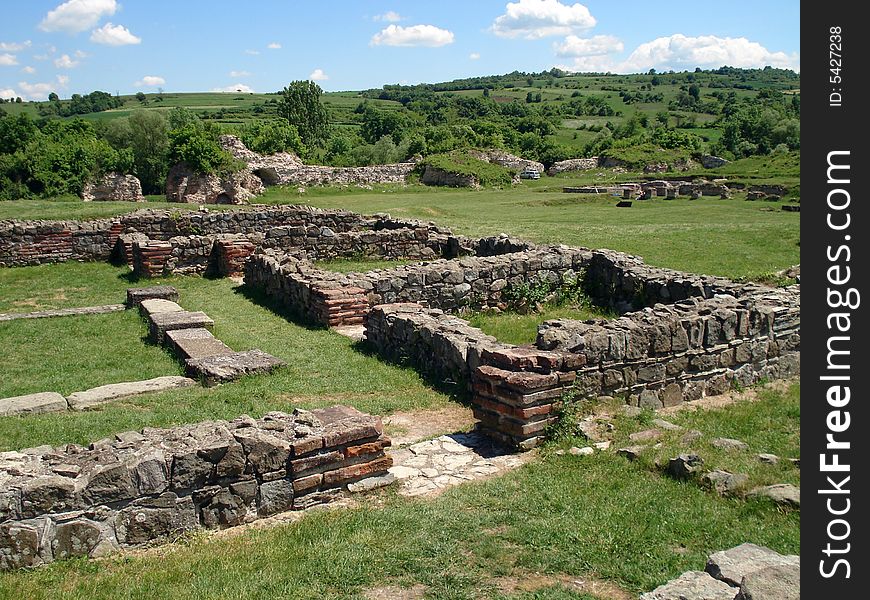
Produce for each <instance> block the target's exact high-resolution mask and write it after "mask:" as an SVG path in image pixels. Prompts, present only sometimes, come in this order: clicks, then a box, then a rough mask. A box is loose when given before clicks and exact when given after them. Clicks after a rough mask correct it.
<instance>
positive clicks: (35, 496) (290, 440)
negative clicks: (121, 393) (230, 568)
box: [0, 406, 392, 570]
mask: <svg viewBox="0 0 870 600" xmlns="http://www.w3.org/2000/svg"><path fill="white" fill-rule="evenodd" d="M389 445H390V441H389V439H387V438H386V437H384V435H383V428H382V425H381V422H380V419H379V418H377V417H372V416H369V415H366V414H363V413H361V412H359V411H357V410H355V409H353V408H348V407H341V406H337V407H332V408H325V409H318V410H313V411H311V412H306V411H296V412H295V413H293V414H285V413H268V414H267V415H265V416H264V417H262V418H261V419H256V420H255V419H252V418H250V417H247V416H242V417H239V418H237V419H234V420H232V421H207V422H204V423H198V424H195V425H184V426H180V427H175V428H172V429H154V428H145V429H143V430H142V431H140V432H135V431H128V432H125V433H120V434H118V435H116V436H114V437H113V438H107V439H103V440H100V441H97V442H94V443H93V444H91V445H90V446H89V447H87V448H85V447H82V446H77V445H75V444H68V445H66V446H63V447H59V448H51V449H46V448H45V447H39V448H31V449H26V450H21V451H19V452H3V453H0V570H5V569H11V568H18V567H30V566H36V565H40V564H44V563H49V562H52V561H53V560H57V559H61V558H70V557H77V556H103V555H106V554H108V553H111V552H113V551H115V550H117V549H119V548H130V547H136V546H140V545H143V544H147V543H149V542H151V541H153V540H156V539H165V538H171V537H173V536H176V535H178V534H179V533H182V532H185V531H191V530H195V529H199V528H207V529H223V528H226V527H231V526H234V525H240V524H242V523H248V522H251V521H254V520H256V519H259V518H262V517H266V516H268V515H272V514H275V513H278V512H284V511H288V510H298V509H303V508H307V507H310V506H312V505H315V504H320V503H324V502H329V501H331V500H334V499H336V498H338V497H340V496H341V495H343V494H344V493H345V492H347V491H353V490H354V489H356V487H355V486H356V484H357V483H358V482H360V481H365V482H367V483H366V484H364V485H362V486H357V487H365V488H371V487H376V486H377V485H383V484H386V483H388V482H389V477H387V476H386V474H387V469H388V468H389V467H390V466H391V465H392V459H391V458H390V457H389V456H387V455H385V453H384V449H385V448H386V447H388V446H389Z"/></svg>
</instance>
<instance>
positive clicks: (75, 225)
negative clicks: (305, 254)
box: [0, 206, 450, 267]
mask: <svg viewBox="0 0 870 600" xmlns="http://www.w3.org/2000/svg"><path fill="white" fill-rule="evenodd" d="M275 227H291V228H296V227H302V228H304V229H305V231H306V236H307V235H308V234H309V233H310V232H311V231H312V228H316V230H317V231H318V232H320V233H322V234H324V236H323V238H324V239H323V240H320V241H317V242H311V243H309V246H310V247H314V246H317V245H319V243H321V242H323V243H325V238H327V237H329V235H330V234H337V233H343V232H353V231H356V232H363V231H380V230H391V229H401V228H407V229H411V230H414V231H415V233H414V235H416V236H419V235H420V233H419V230H421V229H425V230H426V231H427V232H428V235H427V239H429V238H432V239H434V238H435V237H437V236H443V237H444V238H446V237H447V236H449V235H450V231H449V230H447V229H443V228H440V227H438V226H436V225H434V224H432V223H425V222H420V221H415V220H403V219H393V218H391V217H390V216H389V215H374V216H371V217H368V216H364V215H360V214H357V213H353V212H350V211H346V210H338V209H319V208H313V207H310V206H279V207H263V206H255V207H251V208H247V209H240V210H227V211H213V212H212V211H200V210H195V211H168V210H140V211H136V212H133V213H130V214H128V215H123V216H120V217H114V218H111V219H97V220H93V221H0V267H12V266H27V265H36V264H43V263H53V262H64V261H67V260H81V261H102V260H109V258H110V257H111V255H112V252H113V250H114V249H115V244H116V242H117V241H118V238H119V236H122V235H125V236H127V235H133V234H136V238H137V239H139V240H144V239H145V238H147V239H149V240H155V241H169V240H171V239H172V238H176V237H196V236H218V235H226V234H242V235H248V236H254V239H252V241H254V242H256V241H258V239H257V237H256V236H265V234H266V232H268V231H269V230H271V229H273V228H275ZM142 236H145V237H142ZM422 245H426V242H422ZM125 249H126V251H127V252H126V253H125V254H124V255H123V258H126V259H127V260H128V262H129V260H130V257H129V251H130V250H131V249H132V243H131V242H127V243H126V246H125ZM309 249H311V248H309ZM355 251H356V250H354V252H355ZM348 252H350V251H348ZM338 255H341V254H338ZM325 257H326V258H329V256H325ZM317 258H321V257H319V256H318V257H317Z"/></svg>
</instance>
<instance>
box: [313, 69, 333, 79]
mask: <svg viewBox="0 0 870 600" xmlns="http://www.w3.org/2000/svg"><path fill="white" fill-rule="evenodd" d="M308 79H310V80H311V81H326V80H327V79H329V75H327V74H326V73H324V72H323V69H314V70H313V71H311V74H310V75H309V76H308Z"/></svg>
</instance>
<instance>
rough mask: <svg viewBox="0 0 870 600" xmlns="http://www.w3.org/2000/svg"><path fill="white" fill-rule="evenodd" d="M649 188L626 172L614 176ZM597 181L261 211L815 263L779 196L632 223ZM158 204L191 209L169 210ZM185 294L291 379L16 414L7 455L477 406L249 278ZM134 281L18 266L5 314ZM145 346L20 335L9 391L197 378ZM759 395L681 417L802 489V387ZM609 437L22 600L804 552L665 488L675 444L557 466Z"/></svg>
mask: <svg viewBox="0 0 870 600" xmlns="http://www.w3.org/2000/svg"><path fill="white" fill-rule="evenodd" d="M727 168H728V167H726V169H727ZM730 168H731V171H732V172H733V175H732V176H734V177H742V178H746V179H752V178H758V180H764V179H765V178H769V179H771V180H774V181H780V182H782V181H785V182H791V181H794V180H796V172H795V171H794V170H793V169H792V164H791V163H790V162H788V161H781V162H769V163H768V164H766V165H764V164H761V162H760V161H759V162H758V163H745V164H737V165H734V166H732V167H730ZM631 177H632V175H631V174H624V175H618V176H616V175H613V174H607V175H606V178H607V179H608V180H615V179H616V178H620V179H621V180H626V179H631ZM597 180H599V178H598V177H597V175H596V174H595V173H590V174H586V175H583V176H563V177H558V178H543V179H542V180H540V181H536V182H523V184H521V185H519V186H517V187H514V188H511V189H505V190H481V191H468V190H444V189H432V188H426V187H423V186H408V187H398V186H383V187H377V188H376V189H374V190H360V189H355V188H353V189H335V188H309V190H308V191H307V192H306V193H305V194H298V193H297V192H296V190H295V188H284V189H280V188H272V189H270V190H269V191H268V192H267V193H266V195H265V196H263V197H262V199H261V201H263V202H265V203H267V204H281V203H307V204H311V205H314V206H320V207H341V208H346V209H350V210H355V211H359V212H364V213H372V212H389V213H391V214H393V215H394V216H397V217H413V218H422V219H433V220H435V221H436V222H437V223H439V224H442V225H447V226H450V227H451V228H453V229H454V231H456V232H457V233H462V234H465V235H473V236H479V235H492V234H498V233H502V232H505V233H509V234H512V235H518V236H520V237H526V238H529V239H532V240H534V241H538V242H546V243H568V244H573V245H583V246H589V247H609V248H614V249H617V250H623V251H627V252H632V253H636V254H639V255H641V256H643V257H644V258H645V260H647V262H649V263H651V264H655V265H661V266H667V267H672V268H678V269H684V270H688V271H692V272H706V273H712V274H719V275H727V276H731V277H755V276H759V275H763V274H767V273H770V272H771V271H775V270H778V269H782V268H785V267H787V266H789V265H791V264H795V263H797V262H799V232H800V222H799V214H797V213H786V212H783V211H781V210H779V205H778V204H777V203H767V202H746V201H744V200H743V197H742V195H740V194H737V195H736V196H735V197H734V198H732V199H729V200H719V199H712V198H704V199H700V200H696V201H689V200H674V201H667V200H659V199H654V200H650V201H646V202H636V203H635V205H634V206H633V207H632V208H631V209H629V210H624V209H617V208H615V207H614V203H615V202H614V199H611V198H602V197H590V196H580V195H574V194H564V193H562V192H561V187H562V186H563V185H573V184H575V183H589V182H592V181H597ZM147 206H148V207H162V208H171V209H173V210H177V209H178V208H179V206H178V205H169V204H166V203H163V202H149V203H148V205H147ZM136 208H139V206H133V205H130V204H121V203H82V202H72V201H16V202H7V203H0V219H2V218H37V217H41V218H62V217H63V218H74V217H79V218H96V217H100V216H109V215H115V214H122V213H126V212H129V211H131V210H135V209H136ZM215 209H216V210H223V209H224V208H223V207H220V208H218V207H216V208H215ZM395 264H396V263H394V262H384V261H329V262H326V263H321V266H324V267H325V268H329V269H331V270H336V271H343V272H346V271H351V270H354V271H355V270H366V269H371V268H384V267H389V266H394V265H395ZM162 282H163V281H161V283H162ZM165 283H168V284H171V285H174V286H176V287H177V288H178V289H179V291H180V303H181V305H182V306H183V307H184V308H186V309H188V310H202V311H205V312H206V313H207V314H209V315H210V316H211V317H212V318H213V319H214V320H215V330H214V333H215V335H216V336H217V337H218V338H220V339H221V340H223V341H224V342H225V343H227V344H228V345H229V346H230V347H232V348H233V349H236V350H242V349H248V348H253V347H257V348H260V349H262V350H264V351H266V352H269V353H271V354H273V355H275V356H278V357H280V358H283V359H284V360H286V361H287V362H288V366H286V367H284V368H282V369H280V370H278V371H277V372H275V373H273V374H271V375H262V376H252V377H247V378H244V379H242V380H240V381H238V382H236V383H231V384H226V385H223V386H219V387H216V388H209V389H206V388H201V387H195V388H189V389H184V390H175V391H171V392H165V393H162V394H150V395H145V396H140V397H137V398H133V399H129V400H124V401H117V402H114V403H110V404H107V405H105V406H104V407H103V408H101V409H100V410H95V411H89V412H83V413H70V414H65V413H62V414H49V415H37V416H30V417H4V418H0V451H3V450H12V449H19V448H22V447H28V446H35V445H40V444H52V445H60V444H63V443H68V442H75V443H80V444H87V443H89V442H91V441H94V440H97V439H99V438H101V437H104V436H107V435H111V434H113V433H117V432H120V431H125V430H131V429H139V428H141V427H144V426H170V425H174V424H181V423H189V422H196V421H202V420H206V419H217V418H233V417H236V416H238V415H240V414H243V413H246V414H249V415H252V416H259V415H262V414H264V413H266V412H268V411H270V410H285V411H289V410H292V409H293V408H294V407H317V406H327V405H332V404H337V403H342V404H349V405H352V406H355V407H357V408H359V409H360V410H363V411H367V412H370V413H373V414H378V415H388V414H390V413H392V412H395V411H416V410H422V409H437V408H442V407H447V406H449V405H450V404H451V403H453V402H456V401H462V400H463V394H462V393H461V391H460V390H457V389H456V387H455V386H449V385H437V384H438V382H432V381H427V380H425V379H423V378H422V377H420V376H419V375H418V374H417V373H416V372H415V371H413V370H411V369H409V368H405V367H401V366H397V365H395V364H389V363H386V362H383V361H381V360H379V359H378V358H377V357H376V356H374V355H372V354H370V353H369V352H368V351H367V350H366V349H365V348H364V347H361V346H360V345H358V344H355V343H354V342H352V341H350V340H349V339H347V338H345V337H342V336H340V335H337V334H336V333H334V332H330V331H326V330H323V329H320V328H313V327H310V326H307V325H305V324H304V323H302V322H300V321H299V320H298V319H297V318H296V317H295V316H293V315H290V314H287V313H286V312H284V311H282V310H280V309H277V308H275V307H274V305H272V304H271V303H270V302H269V301H268V300H267V299H265V298H263V297H261V296H259V295H257V294H254V293H251V292H248V291H247V290H245V289H244V287H240V286H238V285H237V284H235V283H233V282H232V281H231V280H228V279H219V280H212V279H205V278H201V277H171V278H167V279H166V280H165ZM131 285H134V284H133V282H132V281H131V279H130V277H129V272H128V270H127V269H126V267H114V266H111V265H108V264H104V263H91V264H80V263H67V264H60V265H45V266H39V267H23V268H15V269H0V289H2V290H3V293H2V294H0V312H27V311H33V310H43V309H47V308H63V307H73V306H84V305H95V304H110V303H119V302H122V301H123V299H124V290H125V288H127V287H129V286H131ZM136 285H140V284H139V283H137V284H136ZM598 316H601V315H598V314H597V313H595V312H589V311H585V310H583V309H578V308H575V307H571V306H563V307H553V306H547V307H544V310H543V311H542V312H541V313H533V314H530V315H515V314H511V313H504V314H500V315H491V314H475V315H470V318H471V322H472V324H474V325H476V326H479V327H481V328H482V329H484V331H487V332H488V333H491V334H493V335H495V336H497V337H498V338H499V339H502V340H503V341H506V342H511V343H528V342H531V341H533V339H534V336H535V332H536V328H537V325H538V324H539V323H540V322H541V321H543V320H545V319H548V318H560V317H572V318H591V317H598ZM144 334H145V326H144V323H143V321H142V320H141V319H140V318H139V317H138V315H137V314H135V313H133V312H125V313H113V314H108V315H99V316H82V317H63V318H55V319H43V320H22V321H12V322H4V323H0V345H2V347H3V348H4V353H3V354H2V355H0V372H2V373H3V377H2V378H0V397H5V396H9V395H15V394H23V393H29V392H38V391H48V390H56V391H59V392H62V393H69V392H71V391H76V390H81V389H86V388H88V387H92V386H95V385H101V384H105V383H112V382H115V381H121V380H132V379H144V378H147V377H154V376H157V375H169V374H177V373H180V372H181V366H180V364H179V363H178V362H177V361H176V360H175V359H174V358H172V357H171V356H170V355H169V354H168V353H167V352H165V351H164V350H162V349H160V348H157V347H155V346H152V345H149V344H148V343H147V341H146V340H144V339H143V338H144ZM759 396H760V399H759V400H758V401H756V402H742V403H739V404H736V405H732V406H728V407H726V408H725V409H723V410H699V411H697V412H692V413H685V414H679V415H674V416H670V417H668V419H669V420H672V421H673V422H675V423H678V424H680V425H682V426H684V427H686V428H692V429H698V430H699V431H702V432H703V433H704V438H703V439H702V441H701V442H699V444H698V448H697V450H698V451H699V452H701V453H703V455H704V458H705V460H707V462H708V464H709V465H710V466H711V467H718V468H725V469H729V470H733V471H739V472H746V473H748V474H749V475H750V478H751V481H752V482H753V483H768V482H790V483H796V484H799V482H800V471H799V470H798V469H794V468H793V467H791V466H790V465H789V464H788V463H787V462H786V461H783V463H782V464H780V465H778V466H777V467H775V468H773V467H765V466H762V465H761V464H759V463H758V461H757V460H756V459H755V454H756V453H758V452H773V453H776V454H778V455H780V456H781V457H783V458H784V459H785V458H796V457H799V449H800V446H799V442H800V435H799V431H800V408H799V407H800V405H799V399H800V388H799V386H798V385H797V384H794V385H792V386H791V387H790V388H789V389H788V390H787V391H785V392H774V391H765V392H762V393H761V394H760V395H759ZM649 418H650V417H649V415H647V414H644V415H642V416H641V418H640V419H628V418H617V419H616V420H615V421H614V423H615V425H616V431H615V433H614V435H615V438H616V441H615V442H614V444H615V445H616V444H618V443H621V442H623V441H624V440H625V439H627V436H628V434H629V433H630V432H632V431H636V430H638V429H642V428H645V427H647V426H649V425H648V421H649ZM716 436H727V437H737V438H739V439H742V440H744V441H746V442H747V443H749V444H750V451H748V452H744V453H737V454H735V453H725V452H722V451H718V450H716V449H714V448H712V447H711V446H710V444H709V440H711V439H712V438H713V437H716ZM587 443H588V442H586V441H585V440H584V439H581V438H564V437H563V438H559V439H558V440H556V441H555V442H553V443H552V444H551V445H550V446H548V447H545V448H544V449H543V451H542V452H541V453H540V456H539V457H537V458H535V459H533V460H532V461H531V462H530V463H529V464H527V465H526V466H524V467H522V468H520V469H518V470H516V471H512V472H509V473H506V474H504V475H502V476H499V477H496V478H493V479H490V480H488V481H482V482H474V483H467V484H463V485H461V486H458V487H456V488H454V489H452V490H450V491H448V492H446V493H445V494H444V495H442V496H440V497H437V498H422V499H405V498H402V497H399V496H397V495H396V494H395V493H394V492H392V491H384V492H381V493H379V494H375V495H373V496H371V497H367V498H359V499H358V502H359V505H358V506H356V507H355V508H350V509H342V510H332V511H317V512H311V513H308V514H307V515H306V516H305V517H304V518H302V519H301V520H300V521H299V522H296V523H284V524H280V525H273V526H269V527H264V528H250V529H248V530H245V531H233V532H229V533H228V534H213V533H199V534H195V535H191V536H186V537H183V538H181V539H180V540H177V541H176V542H175V543H172V544H167V545H163V546H160V547H158V548H155V549H151V550H144V551H136V552H130V553H125V554H121V555H116V556H112V557H108V558H106V559H101V560H90V561H87V560H71V561H60V562H57V563H54V564H52V565H49V566H48V567H45V568H39V569H35V570H32V571H20V572H14V573H3V574H0V600H5V599H9V600H19V599H21V598H27V599H31V598H33V599H40V598H64V599H68V600H84V599H88V600H91V599H103V598H105V599H115V598H129V599H139V598H142V599H145V598H147V599H148V600H152V599H161V598H166V599H169V598H172V599H176V598H181V599H190V600H194V599H196V600H199V599H211V598H214V599H223V598H240V599H259V598H272V597H281V598H290V599H314V598H327V599H336V600H337V599H358V600H362V599H363V598H370V597H373V596H372V594H374V593H375V592H374V591H372V590H375V591H376V590H377V589H379V588H382V587H383V586H387V585H390V586H396V587H399V588H410V587H411V586H414V585H417V586H423V588H422V589H424V590H425V594H426V595H425V597H426V598H433V599H444V600H458V599H472V598H491V599H495V600H508V599H513V600H521V599H522V600H565V599H573V600H578V599H579V600H604V599H605V598H606V597H607V596H600V595H599V596H596V595H592V594H589V593H584V592H579V591H577V590H576V589H573V588H572V587H571V586H570V585H567V584H565V582H570V581H572V580H584V581H597V580H603V581H605V582H607V585H609V586H611V588H612V589H615V590H617V591H618V593H619V594H621V595H617V596H615V597H616V598H619V599H620V600H621V599H622V598H630V597H636V595H637V594H638V593H639V592H641V591H646V590H650V589H652V588H654V587H656V586H657V585H659V584H661V583H663V582H665V581H667V580H668V579H671V578H673V577H675V576H677V575H679V574H680V573H682V572H684V571H686V570H700V569H703V566H704V562H705V559H706V557H707V556H708V555H709V554H710V553H712V552H715V551H718V550H722V549H725V548H730V547H732V546H734V545H737V544H740V543H742V542H746V541H751V542H754V543H757V544H762V545H765V546H769V547H771V548H773V549H775V550H777V551H779V552H783V553H799V552H800V511H798V510H787V509H781V508H778V507H776V506H774V505H772V504H771V503H769V502H766V501H761V500H743V499H739V498H721V497H718V496H716V495H715V494H713V493H711V492H709V491H707V490H704V489H702V488H701V487H700V486H698V485H697V484H696V483H695V482H677V481H673V480H671V479H669V478H667V477H664V476H662V474H661V473H660V472H659V470H658V469H657V468H656V466H655V464H654V462H655V459H656V458H662V457H665V458H666V457H667V456H669V455H670V454H672V453H674V452H677V451H678V449H679V446H678V445H677V444H676V440H675V438H674V436H667V437H665V438H664V439H663V445H662V447H661V448H660V449H659V450H658V451H656V453H654V454H653V453H651V454H650V455H649V456H648V457H644V458H643V460H639V461H636V462H629V461H627V460H625V459H624V458H622V457H620V456H617V455H616V454H614V453H611V452H604V453H599V454H596V455H594V456H588V457H577V456H571V455H570V454H567V455H561V456H560V455H557V454H556V453H555V450H556V449H558V448H563V449H564V448H567V447H569V446H571V445H586V444H587ZM516 581H524V582H529V581H535V582H538V583H537V584H536V586H537V587H535V586H533V587H531V588H530V589H517V586H516V585H513V587H511V585H512V584H511V582H516ZM560 582H561V583H560ZM367 594H368V595H367ZM374 597H377V596H374Z"/></svg>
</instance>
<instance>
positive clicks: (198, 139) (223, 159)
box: [169, 124, 243, 175]
mask: <svg viewBox="0 0 870 600" xmlns="http://www.w3.org/2000/svg"><path fill="white" fill-rule="evenodd" d="M169 158H170V160H171V161H172V162H173V163H180V162H183V163H185V164H187V165H188V166H189V167H190V168H192V169H193V170H194V171H196V172H198V173H205V174H212V173H213V174H217V175H227V174H229V173H235V172H237V171H240V170H241V169H242V168H243V165H242V164H241V162H239V161H237V160H236V159H234V158H233V156H232V155H231V154H230V153H229V152H227V151H226V150H224V149H222V148H221V147H220V145H219V144H218V142H217V130H213V129H210V128H206V127H205V126H203V125H195V124H191V125H185V126H184V127H182V128H181V129H174V130H172V131H170V132H169Z"/></svg>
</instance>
